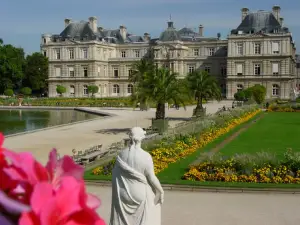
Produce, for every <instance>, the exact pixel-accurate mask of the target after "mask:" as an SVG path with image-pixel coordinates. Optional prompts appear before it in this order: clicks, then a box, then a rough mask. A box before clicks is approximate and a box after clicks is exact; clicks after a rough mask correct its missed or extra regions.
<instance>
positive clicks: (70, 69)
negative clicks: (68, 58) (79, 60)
mask: <svg viewBox="0 0 300 225" xmlns="http://www.w3.org/2000/svg"><path fill="white" fill-rule="evenodd" d="M68 69H69V76H70V77H74V75H75V73H74V67H71V66H70V67H69V68H68Z"/></svg>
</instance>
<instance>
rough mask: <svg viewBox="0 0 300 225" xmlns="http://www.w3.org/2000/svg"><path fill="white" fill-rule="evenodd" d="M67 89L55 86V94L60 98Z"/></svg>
mask: <svg viewBox="0 0 300 225" xmlns="http://www.w3.org/2000/svg"><path fill="white" fill-rule="evenodd" d="M66 91H67V89H66V88H65V87H64V86H62V85H57V86H56V92H57V93H58V94H60V95H61V96H62V94H63V93H66Z"/></svg>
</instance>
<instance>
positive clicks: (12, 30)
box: [0, 0, 300, 54]
mask: <svg viewBox="0 0 300 225" xmlns="http://www.w3.org/2000/svg"><path fill="white" fill-rule="evenodd" d="M273 5H280V6H281V15H282V16H283V17H284V24H285V26H287V27H289V28H290V30H291V31H292V33H293V38H294V40H295V41H296V44H297V45H298V46H299V50H297V52H300V20H299V18H300V17H299V15H300V1H299V0H111V1H103V0H102V1H101V0H89V1H84V0H50V1H43V0H1V7H0V38H2V39H3V40H4V42H5V43H9V44H13V45H16V46H21V47H23V48H24V49H25V52H26V53H28V54H30V53H32V52H35V51H39V49H40V37H41V34H42V33H52V34H59V33H60V32H61V31H62V30H63V29H64V19H65V18H72V19H73V20H78V21H80V20H87V19H88V17H90V16H96V17H97V18H98V26H103V27H105V28H118V27H119V25H121V24H124V25H125V26H126V27H127V29H128V31H129V32H131V33H134V34H139V35H143V34H144V33H145V32H148V33H150V34H151V37H157V36H159V34H160V33H161V32H162V31H163V30H164V29H165V28H166V26H167V25H166V22H167V20H168V19H169V16H170V14H171V15H172V20H173V21H174V25H175V27H176V28H182V27H184V26H187V27H191V28H195V29H196V30H198V28H197V27H198V26H199V25H200V24H203V25H204V34H205V36H216V35H217V33H218V32H220V33H221V34H222V37H223V38H226V36H227V34H228V33H229V32H230V30H231V29H234V28H236V27H237V26H238V25H239V23H240V22H241V11H240V9H241V8H243V7H247V8H249V9H250V11H257V10H269V11H271V10H272V6H273Z"/></svg>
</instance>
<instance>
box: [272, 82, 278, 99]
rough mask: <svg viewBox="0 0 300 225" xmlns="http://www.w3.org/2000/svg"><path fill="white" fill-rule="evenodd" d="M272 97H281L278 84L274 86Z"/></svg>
mask: <svg viewBox="0 0 300 225" xmlns="http://www.w3.org/2000/svg"><path fill="white" fill-rule="evenodd" d="M272 95H273V96H278V95H279V85H278V84H273V85H272Z"/></svg>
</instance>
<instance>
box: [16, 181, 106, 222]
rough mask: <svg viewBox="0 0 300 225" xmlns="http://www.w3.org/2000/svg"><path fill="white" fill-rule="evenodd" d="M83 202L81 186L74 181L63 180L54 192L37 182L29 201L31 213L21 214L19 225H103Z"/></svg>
mask: <svg viewBox="0 0 300 225" xmlns="http://www.w3.org/2000/svg"><path fill="white" fill-rule="evenodd" d="M70 194H71V196H70ZM86 202H87V195H86V193H85V187H84V183H83V182H81V181H78V180H76V179H75V178H74V177H67V176H65V177H63V178H62V179H61V183H60V187H59V188H58V189H55V188H53V186H52V185H51V184H49V183H46V182H41V183H39V184H37V185H36V186H35V188H34V191H33V194H32V197H31V201H30V203H31V206H32V211H31V212H25V213H23V214H22V216H21V219H20V221H19V225H54V224H55V225H105V223H104V221H103V220H102V219H101V218H100V217H99V216H98V215H97V213H96V212H95V210H94V209H92V208H90V207H89V206H88V205H87V204H86Z"/></svg>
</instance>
